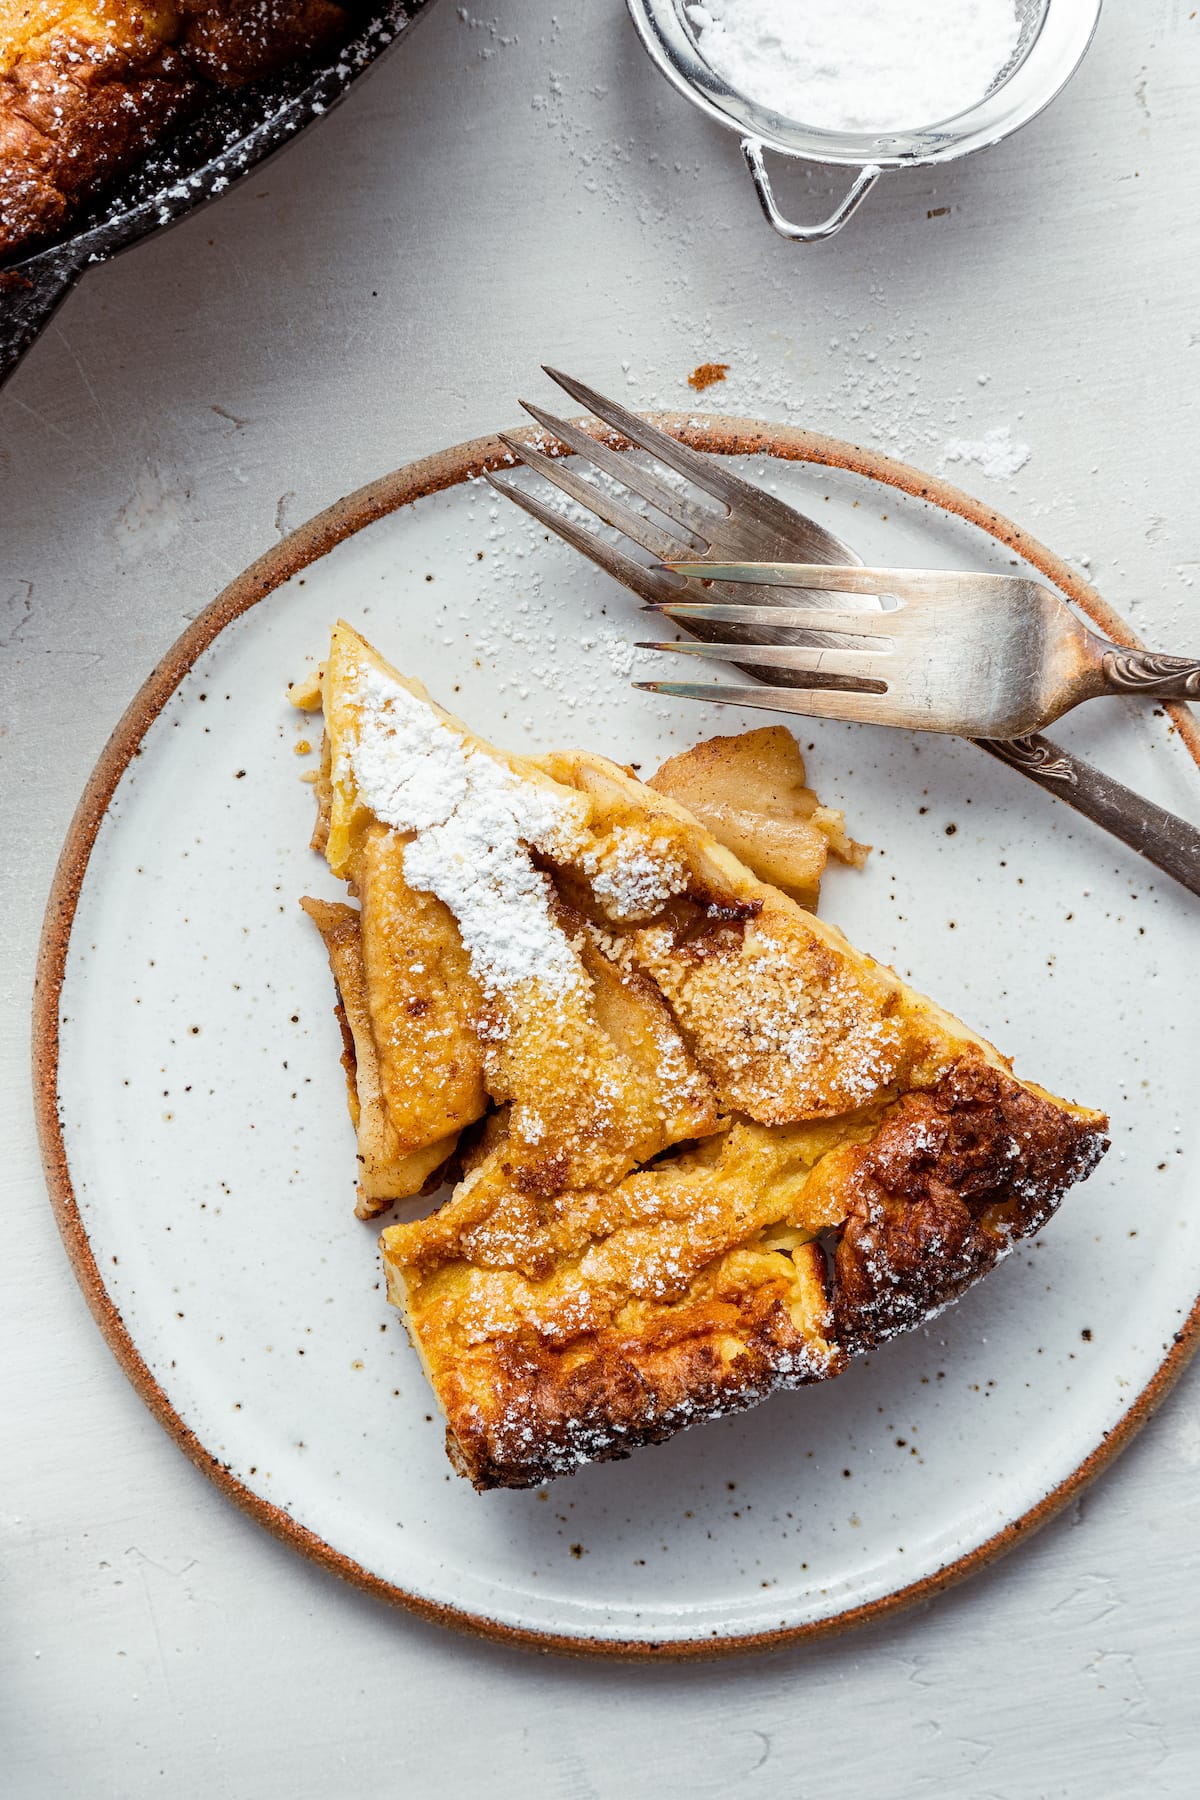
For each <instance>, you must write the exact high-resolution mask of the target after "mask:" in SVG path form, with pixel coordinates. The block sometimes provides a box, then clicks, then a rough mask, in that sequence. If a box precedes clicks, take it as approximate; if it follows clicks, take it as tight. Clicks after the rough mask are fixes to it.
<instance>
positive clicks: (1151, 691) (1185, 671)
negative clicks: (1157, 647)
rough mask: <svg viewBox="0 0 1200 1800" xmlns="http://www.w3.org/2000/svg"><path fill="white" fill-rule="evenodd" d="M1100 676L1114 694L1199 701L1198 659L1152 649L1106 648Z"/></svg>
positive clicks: (1199, 666) (1199, 670)
mask: <svg viewBox="0 0 1200 1800" xmlns="http://www.w3.org/2000/svg"><path fill="white" fill-rule="evenodd" d="M1101 668H1102V670H1103V673H1104V679H1105V680H1106V681H1107V683H1108V685H1109V687H1110V688H1111V689H1112V690H1113V692H1114V693H1117V694H1142V695H1151V696H1155V697H1157V698H1158V699H1160V700H1200V662H1195V661H1194V660H1193V659H1192V658H1191V657H1190V656H1159V655H1157V654H1156V653H1155V652H1154V651H1152V650H1106V651H1105V652H1104V658H1103V661H1102V663H1101Z"/></svg>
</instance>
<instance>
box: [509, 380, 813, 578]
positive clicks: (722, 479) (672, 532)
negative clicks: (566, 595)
mask: <svg viewBox="0 0 1200 1800" xmlns="http://www.w3.org/2000/svg"><path fill="white" fill-rule="evenodd" d="M545 372H546V374H547V375H549V377H550V379H551V380H552V381H555V382H557V384H558V385H559V387H561V388H562V389H563V390H564V391H565V392H566V393H568V394H569V395H570V396H571V397H572V399H574V400H577V401H579V403H580V404H581V405H583V406H585V407H587V408H588V410H589V411H590V412H591V413H592V414H593V415H594V416H595V417H596V418H597V419H598V420H599V421H600V422H601V424H602V425H603V426H605V427H607V432H605V433H602V434H601V435H597V434H596V433H595V432H594V431H593V430H592V429H591V428H589V427H588V426H587V425H584V424H581V423H578V422H573V421H571V420H568V419H560V418H558V417H557V416H556V415H555V414H554V413H551V412H547V411H546V410H545V409H544V408H542V407H540V406H535V405H534V404H533V403H532V402H531V401H528V400H522V402H521V405H522V406H523V407H524V409H525V411H526V412H527V413H528V414H529V415H530V417H531V418H532V419H533V420H534V421H535V422H536V423H537V424H538V425H540V426H541V428H542V430H543V431H544V432H545V433H546V434H547V439H548V441H547V442H546V443H544V444H543V445H542V446H540V447H539V446H537V445H534V444H529V443H526V442H524V441H523V440H522V439H521V438H518V437H512V436H508V435H504V436H502V440H501V441H502V442H503V443H504V445H505V447H506V449H507V450H508V451H509V453H510V455H511V456H512V457H513V458H514V460H515V461H517V462H521V463H524V464H525V465H526V466H527V467H528V468H530V469H532V470H534V471H535V472H536V473H537V474H538V475H540V476H542V477H543V478H544V479H545V480H546V481H548V482H550V483H551V484H552V486H554V487H556V488H557V489H558V490H559V492H560V493H563V494H565V495H566V496H567V498H568V499H570V500H573V501H574V502H575V503H576V505H578V506H581V507H583V508H585V509H586V510H587V511H588V512H590V513H592V514H593V515H594V516H595V517H596V518H598V519H601V520H602V521H603V522H604V523H605V524H606V525H610V526H612V527H613V529H614V530H616V531H618V532H620V533H621V534H622V535H623V536H624V537H627V538H628V539H629V540H630V542H631V543H634V544H637V545H639V546H640V547H641V548H642V549H643V550H647V551H649V553H650V554H651V555H652V556H653V557H655V558H656V560H657V561H658V563H659V565H660V566H659V567H657V568H650V567H647V566H646V565H645V564H644V563H641V562H638V561H636V560H635V559H634V558H633V557H631V556H628V555H626V554H625V553H624V551H623V550H622V549H620V548H618V547H617V546H616V545H614V544H612V543H611V542H609V540H608V539H607V538H604V537H600V536H599V535H597V534H596V533H595V532H593V531H591V530H589V529H588V528H587V526H586V525H584V524H582V523H581V522H580V521H579V520H578V519H577V518H574V517H572V516H571V515H570V514H569V513H566V512H564V511H561V510H559V508H557V507H555V506H551V505H550V504H549V503H548V502H547V501H546V500H544V499H542V498H541V497H540V496H539V495H538V494H537V493H535V492H532V491H531V490H530V489H529V488H527V487H524V486H521V485H519V484H518V483H517V482H514V481H511V480H509V479H508V478H506V477H505V476H503V475H499V474H494V473H490V472H489V473H487V474H486V475H485V477H484V478H485V480H486V481H488V482H489V483H490V485H491V486H492V487H493V488H495V489H496V490H497V492H499V493H502V494H504V495H505V497H506V498H507V499H509V500H513V501H515V502H516V504H517V505H518V506H520V507H522V508H523V509H524V510H525V511H526V512H527V513H530V514H532V516H533V517H534V518H535V519H537V520H538V522H539V523H540V524H542V525H544V526H546V527H547V528H548V529H549V530H550V531H553V532H555V533H556V534H557V535H558V536H559V537H562V538H565V539H566V541H567V542H568V543H569V544H571V545H572V546H573V547H574V548H575V549H577V550H580V551H582V552H583V554H584V555H585V556H588V557H590V558H591V560H592V561H593V562H595V563H598V564H599V565H600V567H601V568H602V569H604V570H605V571H606V572H607V573H608V574H610V575H612V576H614V577H615V579H616V580H618V581H620V582H622V583H623V584H624V585H625V586H626V587H629V588H631V589H632V590H633V592H634V593H636V594H639V595H641V597H642V599H644V600H648V601H651V602H654V601H664V600H667V599H672V598H673V599H676V600H678V599H681V598H683V597H685V596H686V595H688V594H689V593H691V594H694V595H699V593H700V592H702V590H701V589H699V588H698V587H697V586H696V585H695V584H694V583H690V582H688V581H687V580H686V579H685V578H682V577H678V576H674V575H672V574H669V573H667V572H666V571H665V570H664V568H663V567H662V565H663V564H666V563H669V562H671V561H672V560H674V559H677V558H684V557H695V556H697V555H701V554H703V553H705V552H708V553H709V554H710V555H721V554H725V555H728V554H730V550H731V548H733V547H734V545H736V549H737V551H738V552H740V553H741V554H743V555H755V556H762V557H764V558H765V557H771V556H778V555H779V554H780V552H781V550H783V549H784V548H785V546H787V545H789V544H792V543H794V542H795V539H796V528H797V525H798V524H802V525H804V526H806V528H807V533H808V536H807V539H806V541H807V542H808V543H809V545H810V546H811V548H810V554H817V555H820V554H821V553H822V551H823V550H826V549H827V550H828V553H829V555H830V556H831V557H832V558H833V559H834V560H836V561H838V562H842V561H845V560H846V557H847V555H848V552H847V551H846V548H845V546H844V545H842V544H839V543H838V541H837V539H836V538H833V537H832V536H830V535H829V534H828V533H827V532H824V531H822V529H821V528H820V527H819V526H816V525H815V524H813V523H812V522H811V521H804V520H801V519H799V516H798V515H797V514H796V513H795V512H794V510H793V509H792V508H791V507H789V506H786V505H785V504H784V503H783V502H782V501H780V500H777V499H776V498H775V497H774V496H773V495H771V494H768V493H765V492H764V491H763V489H761V488H758V487H755V486H753V485H752V484H751V483H750V482H748V481H743V480H742V479H741V477H740V476H738V475H735V474H733V473H732V471H731V470H729V469H726V468H723V467H722V466H721V462H720V459H719V458H717V457H714V456H712V455H707V454H704V453H703V452H701V451H698V450H693V449H692V448H691V447H690V446H689V445H687V444H682V443H680V442H679V440H678V439H677V438H673V437H671V436H670V435H669V434H668V433H667V432H665V431H663V430H661V429H660V428H659V427H658V426H657V425H651V424H650V423H649V422H648V421H647V420H645V419H643V418H640V417H639V416H638V414H637V413H633V412H630V411H629V409H628V408H627V407H624V406H622V405H620V404H619V402H617V401H615V400H610V399H608V398H607V396H605V395H604V394H599V393H597V392H596V390H595V389H594V388H591V387H588V386H587V385H586V384H585V383H584V382H582V381H576V380H575V379H574V378H573V377H571V376H569V375H564V374H563V373H562V372H561V371H560V370H557V369H551V368H547V369H546V371H545ZM610 438H613V439H620V440H623V443H624V445H632V446H634V447H635V448H636V449H639V450H643V451H645V452H646V453H647V454H648V455H649V456H651V457H653V458H655V460H656V461H657V462H658V463H660V464H662V465H664V466H665V468H666V469H670V470H672V471H673V473H674V474H675V475H677V476H681V477H682V478H683V480H684V481H686V482H687V483H688V484H689V486H690V487H691V488H693V489H697V490H699V493H700V494H701V495H702V496H704V498H703V499H701V500H698V499H695V498H693V497H692V496H691V495H689V494H688V493H686V492H684V491H683V490H682V488H681V487H680V486H678V485H676V484H675V483H673V482H671V481H669V480H664V479H663V477H662V475H661V474H659V473H657V472H655V471H654V470H651V469H648V468H646V467H645V466H644V465H643V464H642V463H640V462H638V461H636V460H635V459H634V458H633V457H632V456H630V455H629V454H628V450H627V449H625V448H618V447H617V445H616V443H615V442H612V441H609V439H610ZM556 450H557V451H558V452H559V454H555V451H556ZM564 451H570V452H573V453H574V455H575V456H576V457H577V458H578V460H579V462H580V463H581V464H583V465H584V466H585V467H587V468H589V470H590V471H591V472H594V473H597V474H600V475H602V476H605V477H608V478H609V479H610V480H612V481H613V482H616V483H617V484H619V485H620V487H622V488H624V489H625V490H626V492H627V493H629V494H630V495H636V496H637V497H638V498H639V499H641V500H643V501H645V502H646V503H647V505H648V506H649V507H651V508H653V514H651V513H648V512H643V511H641V510H639V509H637V508H635V507H633V506H631V505H629V504H628V503H627V502H626V501H625V500H624V499H621V498H619V497H618V496H616V495H615V494H613V493H611V492H610V491H609V490H608V489H607V488H606V487H604V488H602V487H599V486H597V485H596V483H595V482H593V481H589V480H588V479H587V478H586V477H585V476H584V475H582V474H578V473H576V471H575V470H574V469H573V468H570V467H567V466H564V462H563V460H562V454H561V453H562V452H564ZM748 597H752V596H748Z"/></svg>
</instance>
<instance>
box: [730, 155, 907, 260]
mask: <svg viewBox="0 0 1200 1800" xmlns="http://www.w3.org/2000/svg"><path fill="white" fill-rule="evenodd" d="M742 155H743V156H744V157H745V158H746V163H747V166H748V167H749V170H750V174H751V176H752V177H753V179H754V187H755V191H756V192H757V194H758V198H759V200H760V202H761V204H762V209H763V211H764V212H765V213H766V215H767V219H768V221H769V222H770V224H772V225H773V226H774V227H775V230H776V231H777V232H778V233H779V235H780V237H785V238H787V239H788V241H789V242H790V243H793V244H819V243H821V242H822V241H823V240H824V239H825V238H831V237H832V236H833V234H834V232H835V231H840V230H841V229H842V226H843V225H844V224H845V223H846V220H847V219H848V218H850V216H851V215H852V214H853V213H856V212H857V211H858V209H859V207H860V206H861V205H862V203H863V201H864V200H865V199H866V197H867V195H868V194H869V193H870V191H871V189H872V188H873V187H874V186H875V183H876V182H877V181H878V180H879V177H880V175H881V174H882V170H881V169H879V168H878V167H877V165H876V164H875V163H867V165H866V166H865V168H863V169H860V170H859V173H858V176H857V179H856V180H855V182H854V185H853V186H852V187H851V189H850V192H849V193H848V194H847V195H846V196H845V198H844V199H843V200H842V201H841V202H840V203H839V204H838V205H837V206H836V207H835V208H834V210H833V211H832V212H831V213H830V215H829V217H828V218H827V219H823V220H822V221H821V223H820V224H819V225H794V224H793V223H792V221H791V220H790V219H788V218H785V216H784V214H783V213H781V212H780V210H779V207H778V206H777V204H776V201H775V196H774V194H773V193H772V191H771V177H770V176H769V175H768V174H767V165H766V162H765V161H764V159H763V147H762V144H761V143H760V142H759V140H758V139H757V138H752V137H746V138H743V139H742Z"/></svg>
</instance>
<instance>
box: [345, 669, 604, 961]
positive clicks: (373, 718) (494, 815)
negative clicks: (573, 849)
mask: <svg viewBox="0 0 1200 1800" xmlns="http://www.w3.org/2000/svg"><path fill="white" fill-rule="evenodd" d="M356 698H357V700H358V702H359V704H360V705H361V708H362V713H361V718H360V723H359V730H358V735H357V740H356V742H355V745H354V748H353V751H352V752H351V758H352V763H353V773H354V779H355V781H356V782H357V784H358V788H359V792H360V794H361V796H362V799H363V801H364V802H365V803H366V805H367V806H368V807H369V808H370V809H371V811H372V812H373V813H374V814H375V816H376V818H378V819H379V820H381V821H382V823H383V824H385V825H391V826H392V827H393V828H394V829H395V830H397V831H412V832H415V833H416V835H415V837H414V838H413V840H412V842H411V843H410V844H409V845H408V846H407V848H406V850H405V852H404V873H405V877H406V879H407V880H408V881H409V882H410V883H411V884H412V886H413V887H415V888H419V889H422V890H424V891H426V892H428V893H431V894H436V895H437V897H438V899H439V900H441V901H443V902H444V904H445V905H446V906H448V907H449V908H450V911H451V912H452V913H453V914H454V917H455V919H456V920H457V922H458V928H459V931H460V932H461V934H462V940H463V943H464V945H465V946H466V949H467V952H468V954H469V956H470V958H471V969H472V972H473V974H474V975H475V977H476V979H477V980H478V982H479V983H480V986H481V987H482V988H483V990H484V993H485V994H488V995H489V996H495V995H497V994H501V993H505V992H511V991H512V990H513V989H514V988H515V987H516V986H518V984H519V983H521V982H523V981H529V980H537V981H539V982H540V983H541V984H542V985H544V986H547V987H550V988H552V989H555V990H557V991H559V992H566V991H567V990H568V989H570V988H573V987H577V986H578V985H579V984H580V983H581V982H582V980H583V976H582V971H581V969H580V965H579V960H578V958H577V957H576V955H575V953H574V951H573V950H572V949H571V946H570V944H569V943H568V941H567V939H566V936H565V935H564V933H563V932H562V931H561V930H560V929H559V927H558V926H557V925H556V924H555V922H554V920H553V918H552V917H551V914H550V902H551V887H550V883H549V881H548V879H547V878H546V876H545V875H543V874H541V872H540V871H539V870H537V869H535V868H534V865H533V861H532V858H531V857H530V854H529V852H530V849H531V848H536V849H540V850H544V851H548V852H553V851H558V852H560V853H561V852H562V851H563V850H564V848H565V847H566V846H567V845H568V844H569V843H570V841H571V840H572V838H573V836H574V817H573V814H572V811H571V808H570V806H569V805H568V803H567V802H566V801H565V800H563V799H561V798H560V797H559V796H558V795H557V794H555V793H554V792H553V790H552V789H551V788H549V787H542V786H541V785H540V784H538V783H536V782H533V781H520V780H518V778H517V777H516V776H515V775H514V774H513V773H512V772H511V770H509V769H507V768H505V766H504V765H503V764H502V763H500V762H497V761H496V760H495V759H494V758H492V757H490V756H488V755H486V754H485V753H484V752H483V751H481V750H477V749H475V748H474V747H473V746H472V745H470V744H468V743H466V742H464V740H463V739H462V738H461V737H459V736H458V735H457V734H456V733H455V732H454V731H452V730H451V729H450V727H449V726H447V725H445V724H443V722H442V721H441V719H440V718H439V717H438V715H437V713H436V712H435V711H434V709H433V707H432V706H430V705H428V704H427V703H426V702H425V701H423V700H420V699H418V698H417V696H416V695H415V694H412V693H410V692H409V690H408V689H407V688H405V687H403V686H401V684H400V683H399V682H397V681H393V680H391V679H389V678H388V677H387V676H385V675H384V674H382V673H381V672H379V671H378V670H369V671H366V672H364V674H363V675H362V677H361V680H360V683H359V689H358V693H357V695H356Z"/></svg>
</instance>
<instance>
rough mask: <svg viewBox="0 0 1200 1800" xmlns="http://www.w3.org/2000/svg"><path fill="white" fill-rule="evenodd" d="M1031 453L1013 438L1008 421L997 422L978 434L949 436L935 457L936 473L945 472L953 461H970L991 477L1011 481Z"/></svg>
mask: <svg viewBox="0 0 1200 1800" xmlns="http://www.w3.org/2000/svg"><path fill="white" fill-rule="evenodd" d="M1030 454H1031V452H1030V449H1029V445H1028V444H1017V443H1014V442H1013V437H1012V433H1011V432H1010V430H1009V428H1008V426H1007V425H997V426H995V427H994V428H993V429H992V430H991V431H985V432H984V434H983V436H982V437H981V438H951V439H950V440H949V441H948V443H946V444H945V445H944V446H943V448H942V454H941V456H940V457H939V458H938V473H939V474H941V475H945V474H946V473H947V471H948V470H949V469H951V468H953V467H954V466H955V464H959V463H973V464H975V466H976V467H977V468H979V469H980V470H981V472H982V473H983V474H984V475H986V476H987V477H988V479H989V480H991V481H1011V480H1012V478H1013V476H1014V475H1018V474H1019V473H1020V472H1021V470H1022V469H1023V468H1024V467H1025V464H1026V463H1027V462H1028V461H1029V457H1030Z"/></svg>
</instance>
